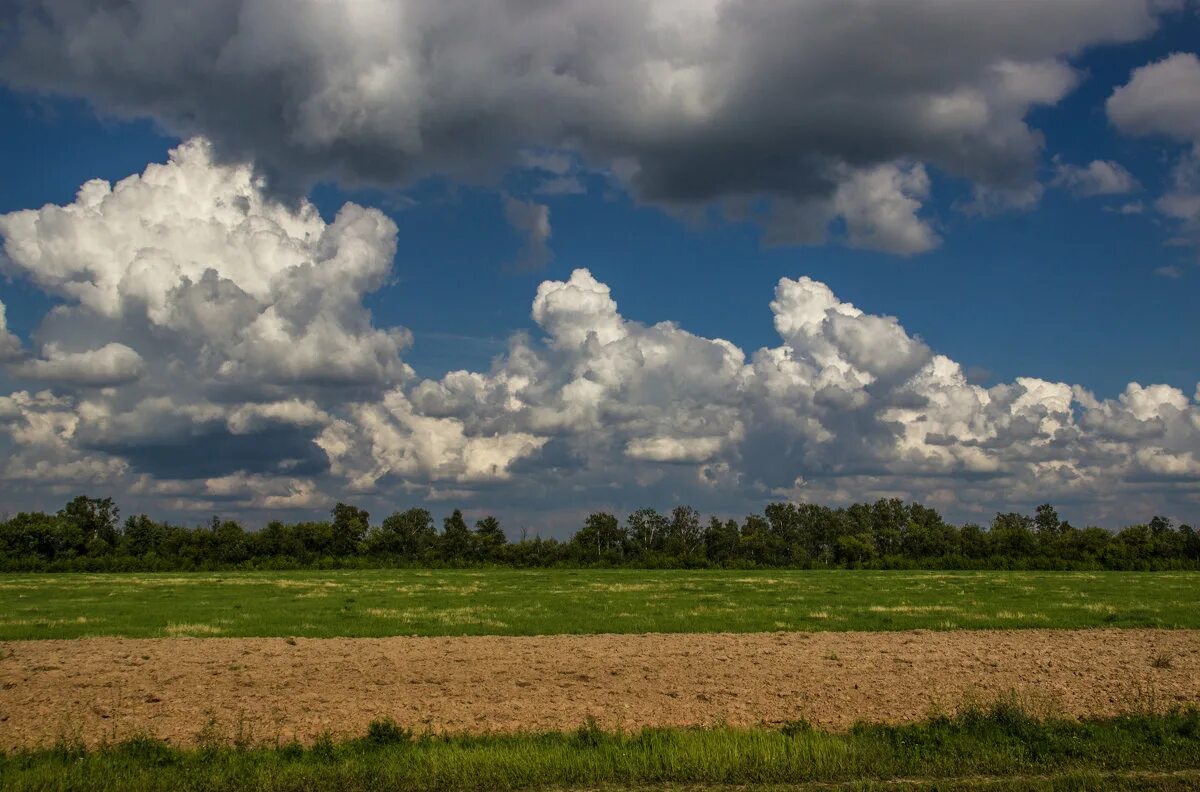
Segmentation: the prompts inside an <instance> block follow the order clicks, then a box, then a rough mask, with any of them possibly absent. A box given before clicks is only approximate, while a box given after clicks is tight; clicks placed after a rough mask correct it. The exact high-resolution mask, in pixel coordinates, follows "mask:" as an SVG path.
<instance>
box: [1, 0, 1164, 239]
mask: <svg viewBox="0 0 1200 792" xmlns="http://www.w3.org/2000/svg"><path fill="white" fill-rule="evenodd" d="M1171 5H1173V4H1172V3H1159V2H1151V3H1145V2H1137V1H1135V0H1008V1H1006V2H996V3H963V2H959V1H958V0H909V2H904V3H896V2H887V1H886V0H865V1H864V2H855V3H847V2H844V0H808V1H807V2H799V3H779V2H774V1H773V0H686V2H685V1H682V0H653V1H652V2H646V1H645V0H610V2H603V3H595V2H590V0H550V1H549V2H538V3H514V2H496V3H488V4H486V5H483V6H481V5H480V4H479V3H478V2H475V0H439V1H438V2H429V1H428V0H334V1H333V2H330V0H211V1H210V2H204V3H199V4H197V3H194V2H187V1H186V0H128V1H127V2H124V3H122V4H120V5H119V7H113V6H112V4H111V3H109V2H105V0H13V1H12V2H10V3H8V4H6V10H5V11H4V12H0V14H2V16H0V21H3V22H7V23H8V27H9V28H10V30H11V31H12V35H11V36H10V37H9V42H10V46H7V47H6V48H5V52H4V55H3V57H2V58H0V77H2V78H4V79H6V80H7V81H9V82H10V83H11V84H14V85H17V86H22V87H26V88H31V89H37V90H49V91H56V92H60V93H65V94H72V95H79V96H83V97H86V98H87V99H89V100H90V101H92V102H93V103H94V104H95V105H96V106H98V107H99V108H101V109H103V110H105V111H107V112H111V113H115V114H118V115H124V116H149V117H153V118H154V119H156V120H157V121H159V122H160V123H161V124H163V125H164V126H165V127H167V128H168V129H170V130H172V131H174V132H176V133H177V134H180V135H193V134H197V133H200V134H204V135H206V136H208V137H209V138H211V139H212V140H214V141H215V144H216V145H217V147H218V149H219V151H220V153H221V155H222V156H223V157H224V158H228V159H231V160H252V161H255V162H258V163H261V164H262V165H263V166H264V167H265V168H266V169H267V170H268V171H269V172H271V173H272V174H273V176H274V178H276V179H277V180H284V181H289V180H299V181H300V182H302V183H311V182H312V181H314V180H317V179H322V178H332V179H337V180H340V181H342V182H343V183H361V182H368V183H386V184H388V185H395V184H406V183H411V182H412V181H414V180H416V179H419V178H421V177H422V176H426V175H429V174H444V175H447V176H449V177H451V178H456V179H468V180H474V181H493V180H495V178H496V177H497V176H498V175H499V174H500V173H502V172H503V171H504V170H506V169H507V168H509V167H511V166H513V165H520V164H522V159H523V153H524V152H527V151H530V150H533V151H538V152H555V151H559V152H564V151H565V152H569V153H570V154H571V157H572V158H578V160H579V161H580V162H581V163H582V164H583V165H584V166H586V167H589V168H592V169H596V170H601V171H606V172H610V173H612V174H615V176H616V177H617V178H618V179H620V180H621V181H623V182H624V183H625V184H626V185H627V186H628V187H629V188H630V189H631V190H632V191H633V192H634V193H635V195H636V196H637V198H639V199H640V200H643V201H647V202H651V203H655V204H658V205H662V206H666V207H670V208H672V209H673V210H678V211H684V212H687V211H694V210H696V209H697V207H703V206H706V205H714V204H715V205H718V206H722V207H723V208H724V209H725V210H726V211H727V212H728V213H730V214H731V215H735V216H745V215H746V214H747V207H757V206H759V205H760V204H761V203H762V202H763V200H764V199H765V200H766V201H767V202H768V204H769V206H768V209H767V211H766V214H767V216H766V217H765V218H762V219H763V220H764V223H765V225H766V227H767V228H768V231H769V233H770V235H771V237H772V239H773V240H775V241H788V242H807V241H810V240H813V239H821V238H823V237H824V231H825V227H826V225H827V224H828V223H829V222H830V221H831V220H835V219H841V220H844V221H845V224H846V226H847V231H848V233H847V237H846V241H847V242H849V244H852V245H857V246H862V247H873V248H880V249H884V250H891V251H896V252H900V253H913V252H919V251H921V250H925V249H928V248H929V247H930V246H932V245H934V244H936V243H937V237H936V235H934V234H933V233H932V232H931V231H930V229H929V227H928V226H927V225H926V224H925V223H924V222H922V221H919V220H917V219H916V212H917V210H918V209H919V208H920V207H921V204H922V203H923V202H924V200H925V197H926V193H927V191H928V183H927V182H926V181H925V178H924V170H922V169H921V168H922V167H923V166H924V165H929V166H934V167H937V168H939V169H942V170H943V171H945V172H948V173H950V174H953V175H956V176H958V177H960V178H963V179H966V180H969V181H970V182H972V183H974V185H975V187H976V191H977V193H978V195H979V201H978V205H979V206H981V207H982V206H995V205H997V204H1008V205H1013V204H1015V205H1028V204H1029V203H1030V202H1032V201H1034V200H1036V197H1037V195H1038V190H1037V189H1036V182H1035V170H1036V167H1037V164H1038V160H1039V158H1040V151H1041V145H1042V141H1041V136H1040V134H1039V133H1038V132H1037V131H1036V130H1034V129H1031V128H1030V127H1029V125H1028V124H1027V123H1026V121H1025V119H1026V116H1027V114H1028V112H1029V111H1030V109H1031V108H1033V107H1035V106H1038V105H1046V104H1053V103H1055V102H1057V101H1059V100H1060V99H1061V98H1062V97H1063V96H1064V95H1065V94H1066V93H1067V92H1069V91H1070V90H1071V89H1072V88H1073V87H1074V85H1075V84H1076V83H1077V81H1078V79H1079V76H1078V75H1077V74H1076V72H1075V70H1074V69H1073V68H1072V67H1071V66H1070V65H1069V62H1068V61H1069V59H1070V58H1071V57H1072V56H1074V55H1075V54H1077V53H1078V52H1080V51H1081V50H1083V49H1084V48H1087V47H1089V46H1093V45H1097V44H1102V43H1109V42H1120V41H1130V40H1135V39H1138V38H1141V37H1144V36H1146V35H1148V34H1150V33H1151V32H1152V31H1153V30H1154V29H1155V27H1156V26H1157V24H1158V15H1159V13H1160V12H1161V11H1162V10H1163V9H1164V8H1167V7H1169V6H1171ZM1031 19H1036V20H1037V23H1036V24H1030V20H1031ZM48 53H52V54H53V56H52V57H47V54H48ZM541 160H542V162H543V163H549V162H550V160H548V159H546V156H545V154H543V155H541ZM918 164H919V165H918ZM577 185H578V182H576V181H574V180H572V179H570V178H568V177H564V176H560V177H559V178H558V180H557V181H556V182H555V183H554V184H553V185H551V189H553V190H555V191H562V190H573V189H576V188H577Z"/></svg>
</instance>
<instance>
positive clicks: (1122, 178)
mask: <svg viewBox="0 0 1200 792" xmlns="http://www.w3.org/2000/svg"><path fill="white" fill-rule="evenodd" d="M1054 183H1055V184H1056V185H1057V186H1059V187H1064V188H1066V189H1068V190H1070V191H1071V192H1072V193H1074V194H1075V195H1079V196H1082V197H1085V198H1086V197H1092V196H1096V195H1123V194H1125V193H1130V192H1133V191H1134V190H1137V189H1138V186H1139V185H1138V181H1137V179H1135V178H1134V177H1133V174H1132V173H1130V172H1129V171H1128V170H1126V169H1125V167H1124V166H1123V165H1121V163H1119V162H1114V161H1112V160H1092V161H1091V162H1089V163H1088V164H1087V165H1069V164H1067V163H1063V162H1060V163H1057V165H1056V167H1055V175H1054Z"/></svg>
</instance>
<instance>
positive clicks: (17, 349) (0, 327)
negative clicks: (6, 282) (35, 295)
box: [0, 302, 21, 363]
mask: <svg viewBox="0 0 1200 792" xmlns="http://www.w3.org/2000/svg"><path fill="white" fill-rule="evenodd" d="M19 357H21V339H19V338H17V337H16V336H15V335H13V334H12V333H10V332H9V331H8V309H7V308H6V307H5V305H4V303H2V302H0V363H7V362H10V361H13V360H16V359H17V358H19Z"/></svg>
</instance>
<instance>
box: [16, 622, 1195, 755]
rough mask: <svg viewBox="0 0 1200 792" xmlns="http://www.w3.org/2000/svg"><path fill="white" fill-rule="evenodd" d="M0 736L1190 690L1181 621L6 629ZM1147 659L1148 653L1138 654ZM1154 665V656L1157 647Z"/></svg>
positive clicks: (263, 729)
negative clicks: (1068, 625) (621, 629)
mask: <svg viewBox="0 0 1200 792" xmlns="http://www.w3.org/2000/svg"><path fill="white" fill-rule="evenodd" d="M3 649H4V653H3V658H2V659H0V749H13V748H17V747H21V746H35V745H46V744H49V743H52V742H54V741H56V740H59V739H64V738H66V739H82V740H84V741H85V742H87V743H96V742H99V741H101V740H105V739H107V740H114V739H122V738H125V737H129V736H131V735H135V734H150V735H154V736H157V737H161V738H165V739H169V740H171V741H172V742H176V743H190V742H193V741H195V740H197V739H198V736H199V735H200V734H201V732H202V731H203V730H205V728H206V725H208V724H213V725H208V727H207V728H208V733H209V734H210V735H212V733H213V732H214V730H215V732H216V733H217V734H219V735H222V736H224V737H225V738H230V737H234V736H236V735H237V734H239V733H240V734H241V735H242V736H243V737H248V738H250V739H253V740H255V741H264V740H265V741H273V740H275V739H281V740H289V739H291V738H292V737H296V738H298V739H300V740H302V741H307V740H311V739H313V738H314V737H315V736H317V735H318V734H320V733H321V732H322V731H325V730H329V731H330V732H332V733H333V734H334V736H348V735H357V734H362V733H363V732H364V731H365V729H366V726H367V723H368V722H370V721H371V720H372V719H374V718H377V717H382V716H388V717H391V718H393V719H395V720H396V721H397V722H399V723H401V724H405V725H408V726H412V727H414V728H416V729H417V730H418V731H420V730H424V729H426V728H428V729H432V730H435V731H470V732H481V731H508V730H518V729H538V730H541V729H553V730H563V729H573V728H575V727H577V726H579V724H580V723H582V722H583V721H584V719H585V718H586V717H588V716H589V715H590V716H594V717H596V718H597V719H598V720H599V722H600V724H601V725H602V726H604V727H608V728H624V729H631V728H636V727H639V726H642V725H686V724H711V723H717V722H728V723H730V724H734V725H751V724H759V723H768V724H771V723H780V722H783V721H788V720H794V719H797V718H805V719H807V720H809V721H810V722H812V723H814V724H817V725H819V726H823V727H827V728H834V729H841V728H846V727H848V726H849V725H851V724H852V723H854V722H855V721H857V720H869V721H889V722H897V721H907V720H916V719H921V718H924V717H927V716H928V715H930V714H931V712H935V711H943V712H951V711H953V710H954V709H955V708H956V707H957V706H958V705H960V704H962V703H963V702H964V701H967V700H982V701H986V700H991V699H994V698H996V697H997V696H1000V695H1004V694H1005V693H1007V692H1009V691H1015V692H1016V693H1017V694H1018V695H1022V696H1025V697H1029V698H1031V699H1032V700H1034V701H1035V702H1040V703H1041V704H1042V705H1044V706H1048V707H1050V708H1051V710H1052V711H1053V712H1056V713H1059V714H1065V715H1071V716H1078V717H1086V716H1102V715H1111V714H1115V713H1118V712H1122V711H1129V710H1130V709H1133V708H1144V707H1147V706H1155V707H1167V706H1171V705H1174V704H1186V703H1191V704H1200V631H1196V630H1019V631H958V632H926V631H914V632H893V633H769V634H750V635H746V634H737V635H735V634H686V635H591V636H565V635H564V636H544V637H491V636H489V637H472V638H333V639H296V640H295V641H294V642H293V641H292V640H291V639H283V638H203V639H195V638H168V639H137V640H135V639H120V638H87V639H81V640H72V641H13V642H8V643H6V644H4V646H3ZM1155 658H1168V659H1169V662H1168V663H1166V665H1167V666H1168V667H1156V665H1155V663H1154V660H1155ZM1158 665H1163V663H1162V662H1161V661H1160V663H1159V664H1158Z"/></svg>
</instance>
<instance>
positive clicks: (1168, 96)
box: [1106, 52, 1200, 245]
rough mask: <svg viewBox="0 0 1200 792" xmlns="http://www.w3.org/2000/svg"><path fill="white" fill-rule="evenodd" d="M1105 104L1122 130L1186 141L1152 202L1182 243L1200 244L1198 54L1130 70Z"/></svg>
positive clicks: (1113, 120) (1111, 117)
mask: <svg viewBox="0 0 1200 792" xmlns="http://www.w3.org/2000/svg"><path fill="white" fill-rule="evenodd" d="M1106 108H1107V111H1108V117H1109V119H1110V120H1111V121H1112V122H1113V124H1115V125H1116V127H1117V128H1118V129H1119V130H1121V131H1122V132H1124V133H1126V134H1129V135H1160V136H1164V137H1166V138H1170V139H1172V140H1176V141H1180V142H1183V143H1189V144H1191V151H1190V152H1189V153H1185V154H1182V155H1180V156H1179V158H1178V160H1177V161H1176V163H1175V165H1174V167H1173V168H1172V172H1171V181H1170V186H1169V187H1168V189H1167V191H1166V192H1165V193H1164V194H1163V195H1162V196H1161V197H1160V198H1159V199H1158V200H1157V201H1156V202H1155V204H1154V206H1155V208H1156V209H1157V210H1158V211H1159V213H1161V214H1162V215H1164V216H1165V217H1167V218H1169V219H1170V220H1171V221H1174V222H1175V223H1176V224H1177V227H1178V229H1179V231H1180V234H1181V235H1182V236H1181V239H1182V240H1183V241H1185V242H1190V243H1191V244H1193V245H1200V57H1197V56H1196V55H1194V54H1192V53H1185V52H1177V53H1175V54H1173V55H1170V56H1169V57H1166V58H1164V59H1162V60H1160V61H1156V62H1154V63H1150V64H1147V65H1145V66H1142V67H1141V68H1139V69H1135V70H1134V72H1133V74H1132V75H1131V76H1130V79H1129V82H1128V83H1126V84H1125V85H1123V86H1121V87H1119V88H1117V89H1116V90H1115V91H1113V94H1112V96H1110V97H1109V99H1108V103H1107V105H1106Z"/></svg>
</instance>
